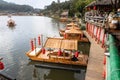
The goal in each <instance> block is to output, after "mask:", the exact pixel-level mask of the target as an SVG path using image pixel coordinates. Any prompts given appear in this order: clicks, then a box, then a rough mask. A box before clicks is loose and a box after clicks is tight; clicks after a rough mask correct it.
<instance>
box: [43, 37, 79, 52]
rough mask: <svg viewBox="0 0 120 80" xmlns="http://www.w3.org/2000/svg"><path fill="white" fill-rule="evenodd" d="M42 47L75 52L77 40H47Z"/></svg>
mask: <svg viewBox="0 0 120 80" xmlns="http://www.w3.org/2000/svg"><path fill="white" fill-rule="evenodd" d="M44 47H45V48H57V49H67V50H77V40H66V39H63V38H48V39H47V40H46V43H45V45H44Z"/></svg>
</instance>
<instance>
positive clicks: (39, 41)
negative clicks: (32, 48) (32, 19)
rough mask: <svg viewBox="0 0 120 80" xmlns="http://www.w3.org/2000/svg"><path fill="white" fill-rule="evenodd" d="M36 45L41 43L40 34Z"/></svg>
mask: <svg viewBox="0 0 120 80" xmlns="http://www.w3.org/2000/svg"><path fill="white" fill-rule="evenodd" d="M38 45H41V40H40V36H38Z"/></svg>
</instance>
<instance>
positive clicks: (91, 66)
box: [84, 31, 104, 80]
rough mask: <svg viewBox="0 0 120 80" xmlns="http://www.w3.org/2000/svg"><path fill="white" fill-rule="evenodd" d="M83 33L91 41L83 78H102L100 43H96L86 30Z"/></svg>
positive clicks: (97, 79) (102, 51)
mask: <svg viewBox="0 0 120 80" xmlns="http://www.w3.org/2000/svg"><path fill="white" fill-rule="evenodd" d="M84 33H85V35H86V36H87V37H88V39H89V40H90V42H91V48H90V54H89V59H88V65H87V71H86V77H85V80H103V78H102V72H103V66H104V65H103V56H104V49H103V48H101V45H99V44H97V42H95V39H94V38H92V37H90V36H89V34H88V33H87V32H86V31H85V32H84Z"/></svg>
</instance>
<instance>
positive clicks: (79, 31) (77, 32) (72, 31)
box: [65, 29, 83, 34]
mask: <svg viewBox="0 0 120 80" xmlns="http://www.w3.org/2000/svg"><path fill="white" fill-rule="evenodd" d="M65 33H67V34H72V33H73V34H83V32H82V31H81V30H76V29H70V30H68V31H66V32H65Z"/></svg>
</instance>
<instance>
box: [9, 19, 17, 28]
mask: <svg viewBox="0 0 120 80" xmlns="http://www.w3.org/2000/svg"><path fill="white" fill-rule="evenodd" d="M15 25H16V24H15V21H14V20H12V19H10V20H8V22H7V26H9V27H13V26H15Z"/></svg>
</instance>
